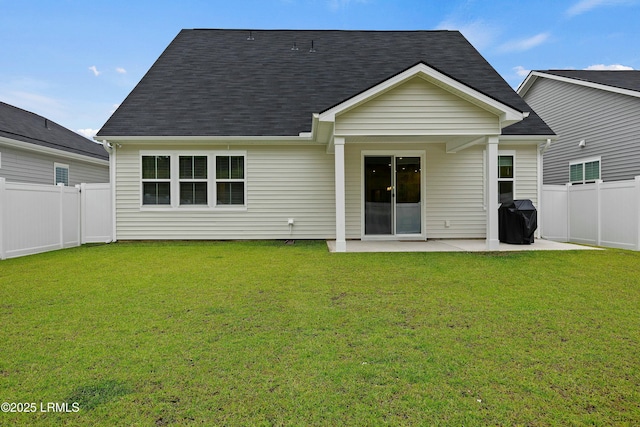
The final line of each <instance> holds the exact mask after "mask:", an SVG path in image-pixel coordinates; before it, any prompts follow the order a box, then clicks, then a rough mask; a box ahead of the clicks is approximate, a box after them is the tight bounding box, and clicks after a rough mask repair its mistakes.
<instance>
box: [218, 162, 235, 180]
mask: <svg viewBox="0 0 640 427" xmlns="http://www.w3.org/2000/svg"><path fill="white" fill-rule="evenodd" d="M229 161H230V157H228V156H216V179H229V178H231V166H230V164H229Z"/></svg>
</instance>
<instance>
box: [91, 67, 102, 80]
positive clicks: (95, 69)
mask: <svg viewBox="0 0 640 427" xmlns="http://www.w3.org/2000/svg"><path fill="white" fill-rule="evenodd" d="M89 69H90V70H91V71H92V72H93V75H94V76H96V77H98V76H99V75H100V74H101V72H100V71H98V68H97V67H96V66H95V65H92V66H91V67H89Z"/></svg>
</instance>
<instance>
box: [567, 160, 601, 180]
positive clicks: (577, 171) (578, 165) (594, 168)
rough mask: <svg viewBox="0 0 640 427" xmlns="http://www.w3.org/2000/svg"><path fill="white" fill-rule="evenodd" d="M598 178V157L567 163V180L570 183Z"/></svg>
mask: <svg viewBox="0 0 640 427" xmlns="http://www.w3.org/2000/svg"><path fill="white" fill-rule="evenodd" d="M598 179H600V158H594V159H587V160H577V161H575V162H570V163H569V181H570V182H571V183H572V184H586V183H588V182H594V181H596V180H598Z"/></svg>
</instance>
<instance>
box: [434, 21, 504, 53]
mask: <svg viewBox="0 0 640 427" xmlns="http://www.w3.org/2000/svg"><path fill="white" fill-rule="evenodd" d="M435 29H436V30H457V31H460V32H461V33H462V35H463V36H465V38H466V39H467V40H469V42H470V43H471V44H472V45H473V46H474V47H475V48H476V49H478V50H481V49H484V48H486V47H488V46H489V45H490V44H491V43H492V42H493V41H494V40H495V38H496V37H497V36H498V34H499V33H500V30H499V28H498V27H497V26H495V25H491V24H489V23H487V22H485V21H483V20H482V19H477V20H475V21H467V22H460V21H457V20H455V19H451V18H449V19H445V20H444V21H442V22H440V23H439V24H438V25H436V27H435Z"/></svg>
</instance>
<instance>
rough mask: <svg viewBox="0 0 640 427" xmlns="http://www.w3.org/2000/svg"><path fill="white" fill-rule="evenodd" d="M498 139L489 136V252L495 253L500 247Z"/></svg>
mask: <svg viewBox="0 0 640 427" xmlns="http://www.w3.org/2000/svg"><path fill="white" fill-rule="evenodd" d="M498 141H499V140H498V137H497V136H487V149H486V151H485V152H486V159H485V162H486V165H487V182H486V183H485V187H486V189H487V191H486V194H487V250H488V251H495V250H498V247H499V246H500V240H499V235H498V204H499V203H498V198H499V196H498Z"/></svg>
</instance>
